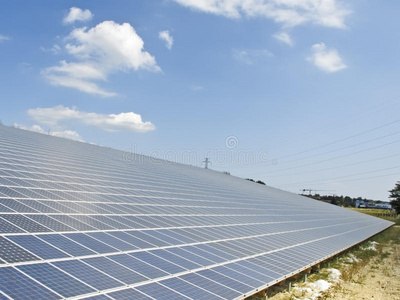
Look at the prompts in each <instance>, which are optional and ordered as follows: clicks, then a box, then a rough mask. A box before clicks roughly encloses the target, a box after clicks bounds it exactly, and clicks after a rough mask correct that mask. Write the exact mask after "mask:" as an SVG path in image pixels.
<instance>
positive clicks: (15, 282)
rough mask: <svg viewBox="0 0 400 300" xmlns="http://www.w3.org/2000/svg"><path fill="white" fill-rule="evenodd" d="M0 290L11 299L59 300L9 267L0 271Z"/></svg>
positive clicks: (58, 297) (56, 296)
mask: <svg viewBox="0 0 400 300" xmlns="http://www.w3.org/2000/svg"><path fill="white" fill-rule="evenodd" d="M0 290H1V291H3V293H5V294H6V295H7V296H9V297H11V298H12V299H19V300H25V299H26V300H32V299H61V297H60V296H58V295H56V294H54V293H53V292H52V291H50V290H48V289H46V288H45V287H44V286H42V285H40V284H39V283H37V282H35V281H33V280H32V279H30V278H28V277H26V276H25V275H23V274H22V273H20V272H18V271H17V270H16V269H14V268H11V267H8V268H1V269H0Z"/></svg>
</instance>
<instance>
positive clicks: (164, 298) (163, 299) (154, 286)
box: [136, 282, 189, 300]
mask: <svg viewBox="0 0 400 300" xmlns="http://www.w3.org/2000/svg"><path fill="white" fill-rule="evenodd" d="M136 289H137V290H139V291H141V292H142V293H144V294H146V295H149V296H150V297H153V298H155V299H160V300H171V299H174V300H180V299H182V300H187V299H189V298H187V297H185V296H183V295H180V294H178V293H176V292H174V291H172V290H170V289H168V288H166V287H164V286H162V285H160V284H158V283H156V282H155V283H150V284H146V285H141V286H138V287H136Z"/></svg>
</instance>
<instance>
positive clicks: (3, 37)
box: [0, 34, 10, 43]
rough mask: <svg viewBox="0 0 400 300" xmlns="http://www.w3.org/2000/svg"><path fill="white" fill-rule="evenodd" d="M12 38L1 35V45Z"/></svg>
mask: <svg viewBox="0 0 400 300" xmlns="http://www.w3.org/2000/svg"><path fill="white" fill-rule="evenodd" d="M9 39H10V38H9V37H8V36H5V35H2V34H0V43H1V42H4V41H8V40H9Z"/></svg>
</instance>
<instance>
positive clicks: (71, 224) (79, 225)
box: [51, 215, 95, 231]
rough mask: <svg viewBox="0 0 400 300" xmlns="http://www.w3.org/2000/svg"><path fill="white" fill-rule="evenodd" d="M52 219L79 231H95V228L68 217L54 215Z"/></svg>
mask: <svg viewBox="0 0 400 300" xmlns="http://www.w3.org/2000/svg"><path fill="white" fill-rule="evenodd" d="M51 217H52V218H54V219H56V220H57V221H60V222H62V223H64V224H66V225H68V226H69V227H72V228H75V229H76V230H79V231H89V230H95V228H94V227H93V226H90V225H88V224H86V223H83V222H80V221H78V220H77V219H74V218H72V217H70V216H67V215H52V216H51Z"/></svg>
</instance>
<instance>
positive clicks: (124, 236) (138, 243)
mask: <svg viewBox="0 0 400 300" xmlns="http://www.w3.org/2000/svg"><path fill="white" fill-rule="evenodd" d="M107 233H108V234H110V235H112V236H115V237H117V238H119V239H121V240H123V241H125V242H127V243H129V244H132V245H134V246H135V247H137V248H140V249H146V248H154V247H155V245H153V244H150V243H148V242H145V241H143V240H141V239H139V238H136V237H134V236H133V235H131V234H129V231H108V232H107Z"/></svg>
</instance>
